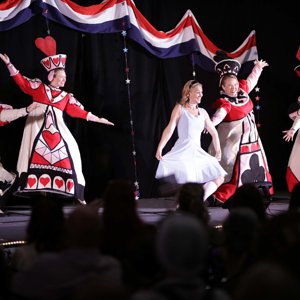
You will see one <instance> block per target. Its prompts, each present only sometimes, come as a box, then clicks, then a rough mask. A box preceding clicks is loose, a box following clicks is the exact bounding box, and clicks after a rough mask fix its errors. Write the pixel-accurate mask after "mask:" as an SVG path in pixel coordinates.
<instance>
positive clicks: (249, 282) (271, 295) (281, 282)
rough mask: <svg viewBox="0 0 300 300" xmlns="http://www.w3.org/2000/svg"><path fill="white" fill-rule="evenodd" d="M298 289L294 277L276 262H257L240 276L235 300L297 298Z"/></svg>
mask: <svg viewBox="0 0 300 300" xmlns="http://www.w3.org/2000/svg"><path fill="white" fill-rule="evenodd" d="M299 295H300V289H299V285H298V281H297V280H296V279H295V277H294V276H293V275H292V274H291V273H290V272H288V271H287V270H286V269H285V268H283V267H282V266H280V265H278V264H276V263H274V262H273V263H270V262H259V263H257V264H255V265H253V266H252V267H251V268H250V269H249V270H248V272H247V273H246V274H245V275H244V277H242V278H241V281H240V284H239V285H238V286H237V290H236V294H235V297H234V299H235V300H253V299H255V300H267V299H272V300H283V299H289V300H297V299H299Z"/></svg>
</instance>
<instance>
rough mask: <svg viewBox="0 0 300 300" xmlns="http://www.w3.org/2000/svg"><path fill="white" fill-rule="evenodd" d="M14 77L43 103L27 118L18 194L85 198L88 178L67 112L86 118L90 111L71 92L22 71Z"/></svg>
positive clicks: (19, 170)
mask: <svg viewBox="0 0 300 300" xmlns="http://www.w3.org/2000/svg"><path fill="white" fill-rule="evenodd" d="M13 78H14V80H15V82H16V83H17V84H18V86H19V87H20V88H21V90H22V91H23V92H24V93H26V94H29V95H30V96H31V97H32V99H33V101H34V102H38V103H40V105H39V107H38V108H37V109H35V110H34V111H32V112H31V113H29V115H28V117H27V120H26V124H25V129H24V133H23V139H22V143H21V148H20V152H19V159H18V164H17V171H18V175H19V186H18V190H17V192H16V195H19V196H30V195H32V194H33V193H36V192H46V193H52V194H53V193H54V194H57V195H60V196H66V197H75V198H77V199H80V200H83V199H84V186H85V179H84V176H83V174H82V166H81V156H80V152H79V148H78V145H77V142H76V141H75V139H74V137H73V136H72V134H71V132H70V130H69V129H68V127H67V126H66V124H65V122H64V119H63V112H66V113H67V114H68V115H70V116H72V117H77V118H82V119H87V116H88V112H87V111H85V110H84V109H83V106H82V105H81V104H80V103H79V102H78V101H77V100H76V99H75V98H74V97H73V95H72V94H70V93H67V92H64V91H62V90H60V89H55V88H52V87H51V86H49V85H46V84H44V83H42V82H41V81H40V80H39V79H29V78H26V77H24V76H22V75H21V74H20V73H18V74H16V75H14V76H13Z"/></svg>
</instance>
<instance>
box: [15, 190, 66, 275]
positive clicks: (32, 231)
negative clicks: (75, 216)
mask: <svg viewBox="0 0 300 300" xmlns="http://www.w3.org/2000/svg"><path fill="white" fill-rule="evenodd" d="M32 203H33V204H32V210H31V215H30V220H29V222H28V225H27V228H26V238H25V240H26V244H25V245H23V246H20V247H18V248H16V251H15V253H14V255H13V257H12V262H11V267H12V269H13V270H15V271H19V270H24V269H26V268H27V267H28V266H30V265H31V264H32V263H33V262H34V261H35V260H36V258H37V257H38V255H39V254H41V253H43V252H56V251H59V250H61V249H62V243H63V228H64V221H65V217H64V212H63V206H62V201H61V199H57V198H55V197H52V196H43V195H38V196H34V197H32Z"/></svg>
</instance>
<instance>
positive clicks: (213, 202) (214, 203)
mask: <svg viewBox="0 0 300 300" xmlns="http://www.w3.org/2000/svg"><path fill="white" fill-rule="evenodd" d="M204 205H206V206H207V207H221V206H222V205H223V202H222V201H220V200H218V199H217V198H216V197H215V196H214V195H210V196H209V197H208V198H207V199H206V200H205V201H204Z"/></svg>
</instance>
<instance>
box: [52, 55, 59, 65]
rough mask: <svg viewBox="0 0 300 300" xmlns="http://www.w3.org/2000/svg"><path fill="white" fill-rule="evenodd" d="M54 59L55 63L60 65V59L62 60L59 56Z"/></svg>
mask: <svg viewBox="0 0 300 300" xmlns="http://www.w3.org/2000/svg"><path fill="white" fill-rule="evenodd" d="M52 60H53V62H54V64H55V65H56V66H58V64H59V61H60V60H59V56H57V57H53V58H52Z"/></svg>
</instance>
